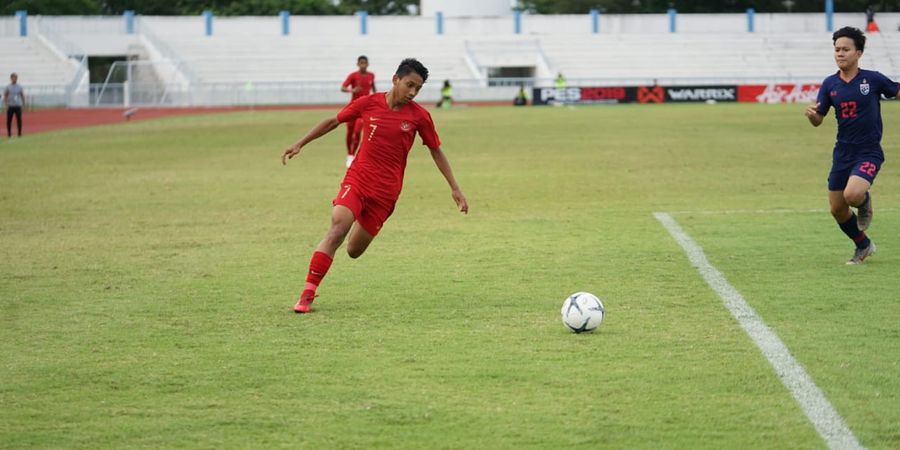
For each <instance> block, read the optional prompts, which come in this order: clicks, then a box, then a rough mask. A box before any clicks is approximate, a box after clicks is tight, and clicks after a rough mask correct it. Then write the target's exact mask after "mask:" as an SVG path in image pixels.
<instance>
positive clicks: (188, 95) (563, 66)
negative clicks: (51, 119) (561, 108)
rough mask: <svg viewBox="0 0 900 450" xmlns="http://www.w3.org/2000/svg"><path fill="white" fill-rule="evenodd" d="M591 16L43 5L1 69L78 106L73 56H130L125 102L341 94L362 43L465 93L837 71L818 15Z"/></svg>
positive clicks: (7, 34) (886, 64)
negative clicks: (62, 12)
mask: <svg viewBox="0 0 900 450" xmlns="http://www.w3.org/2000/svg"><path fill="white" fill-rule="evenodd" d="M760 16H762V15H760ZM879 17H881V19H882V20H883V22H882V23H883V24H886V25H883V30H885V31H884V32H882V33H874V34H870V35H869V43H868V46H867V48H866V56H865V58H864V60H863V66H864V67H866V68H869V69H874V70H879V71H882V72H884V73H886V74H888V75H890V76H893V77H898V76H900V32H898V31H892V28H891V24H894V23H895V22H896V23H900V14H884V15H881V16H879ZM857 19H859V20H857ZM29 20H32V19H31V18H30V19H29ZM854 20H855V21H857V22H859V21H860V20H861V17H856V15H848V16H841V17H837V18H836V22H835V23H836V25H837V26H841V25H843V24H844V23H850V24H853V25H857V26H862V25H863V24H860V23H855V22H854ZM589 23H590V22H589V21H588V18H587V16H571V15H567V16H558V17H557V16H531V17H528V18H527V19H526V20H525V21H524V25H523V26H522V28H523V31H522V33H520V34H515V33H514V32H513V30H512V27H511V26H510V20H509V19H508V18H497V17H485V18H465V17H463V18H453V19H448V20H447V22H446V24H445V25H444V27H443V30H444V34H438V33H437V31H436V29H435V25H434V20H433V18H428V17H378V18H370V19H369V22H368V30H367V31H364V30H363V28H362V25H361V23H360V18H357V17H353V16H341V17H292V18H291V19H290V22H289V28H290V29H289V32H288V33H286V34H283V30H282V28H281V24H280V23H279V21H278V19H277V17H237V18H216V19H215V21H214V22H213V23H212V28H211V30H210V33H209V35H207V33H206V32H205V27H204V22H203V20H202V18H200V17H138V18H137V21H136V26H135V33H134V34H126V32H125V27H124V25H123V18H121V17H100V18H96V17H55V18H54V17H44V18H39V19H38V20H37V22H35V25H36V26H34V27H32V30H33V31H32V34H31V35H29V36H28V37H18V36H14V35H13V33H15V27H14V25H12V24H11V21H10V20H8V19H0V39H2V42H0V43H2V48H0V52H2V53H0V70H3V71H4V72H9V71H12V70H16V71H18V72H19V73H20V74H21V75H22V82H23V84H24V85H26V86H29V88H30V89H32V90H33V89H34V87H36V86H38V85H54V86H64V87H65V89H67V91H68V92H69V93H70V94H71V93H72V92H75V91H78V92H82V93H83V96H72V95H70V96H69V98H68V99H66V100H65V103H66V104H69V105H72V104H73V103H75V104H78V102H73V101H72V98H74V97H78V98H87V87H86V86H83V83H81V82H80V81H79V80H78V79H77V78H79V77H78V74H79V64H78V61H77V60H76V59H73V58H71V57H70V58H67V56H72V55H73V54H81V53H83V54H85V55H89V56H108V55H116V54H120V55H122V56H123V58H124V57H126V56H127V58H128V60H129V62H127V64H128V67H131V68H133V69H135V70H130V69H129V71H128V74H129V76H131V77H132V78H131V79H130V81H131V82H130V83H128V86H118V87H115V88H118V89H120V90H121V92H129V93H130V94H129V95H124V94H123V95H118V96H112V97H111V98H117V99H120V100H118V101H121V98H122V97H123V96H124V97H125V98H126V100H125V105H124V106H129V103H128V100H127V98H132V100H135V99H137V100H135V101H136V102H138V103H141V102H150V103H154V102H156V103H166V104H175V105H182V104H183V105H224V104H236V103H237V104H247V103H251V104H253V103H341V102H344V101H346V95H344V94H342V93H341V92H339V90H338V87H337V86H339V84H340V82H341V81H343V79H344V77H345V76H346V75H347V74H348V73H349V72H351V71H352V70H354V62H355V61H356V57H357V56H358V55H361V54H365V55H367V56H368V57H369V59H370V61H371V66H370V69H371V70H372V71H373V72H375V73H376V75H377V76H378V80H377V81H378V85H379V87H381V88H384V87H386V86H387V81H388V78H389V75H390V73H391V72H392V71H393V69H394V68H395V67H396V64H397V63H398V62H399V61H400V60H401V59H403V58H405V57H408V56H416V57H418V58H420V59H422V60H423V61H424V62H425V63H426V64H427V65H428V67H429V68H430V70H431V79H432V80H439V81H442V80H444V79H449V80H452V81H453V85H454V88H455V91H456V92H455V96H456V97H457V98H458V99H463V100H499V99H504V100H506V99H511V98H512V97H513V96H514V95H515V92H516V90H517V86H518V85H519V84H521V83H525V84H535V85H546V86H549V85H551V84H552V79H553V77H555V76H556V73H558V72H562V73H564V74H565V75H566V77H567V79H568V81H569V85H570V86H579V85H582V86H588V85H590V86H603V85H645V84H650V83H653V82H658V83H660V84H668V85H673V84H674V85H677V84H681V85H692V84H699V83H703V84H716V83H721V84H734V83H739V82H748V83H815V82H818V81H821V79H822V78H823V77H824V76H825V75H826V74H828V73H830V72H832V71H833V70H834V63H833V61H832V59H831V51H832V50H831V44H830V34H829V33H827V32H825V31H824V30H823V28H824V27H823V20H822V16H821V15H810V14H805V15H804V14H796V15H790V14H769V15H766V17H765V19H764V20H763V19H761V20H760V22H759V24H758V26H757V29H758V30H762V31H759V32H753V33H750V32H747V30H746V29H740V28H741V27H742V26H743V27H746V18H745V17H743V16H742V15H683V16H682V19H681V22H680V23H681V24H682V25H680V28H679V30H678V32H675V33H671V32H668V30H667V29H665V27H666V26H667V24H666V21H665V16H664V15H641V16H604V17H603V18H602V20H601V22H600V27H599V32H598V33H592V32H591V30H590V26H589ZM642 26H644V27H646V28H647V30H645V31H641V27H642ZM735 28H738V29H737V30H734V29H735ZM814 28H819V29H820V30H822V31H811V30H812V29H814ZM727 30H731V31H727ZM123 64H125V63H124V62H123ZM13 66H14V67H13ZM119 68H120V69H121V66H120V67H119ZM138 69H139V70H138ZM503 69H512V70H506V71H504V70H503ZM516 69H524V71H525V72H526V73H528V74H529V75H528V76H527V79H520V78H515V79H505V78H504V77H509V76H521V75H508V73H521V72H522V71H521V70H519V71H517V70H516ZM79 83H81V84H79ZM439 84H440V83H429V85H426V89H425V90H424V91H423V93H422V99H423V100H426V101H430V100H432V99H436V98H437V97H438V85H439ZM94 89H95V91H96V90H98V89H100V88H98V87H96V86H95V87H94ZM102 89H105V90H107V91H106V92H109V90H111V89H114V87H112V86H103V87H102ZM140 89H146V90H151V91H154V92H152V93H147V92H144V93H141V92H139V91H140ZM92 97H94V96H92ZM98 98H99V97H98ZM141 99H143V100H141ZM81 103H82V104H83V103H86V101H84V100H82V101H81Z"/></svg>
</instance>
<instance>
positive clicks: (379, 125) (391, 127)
mask: <svg viewBox="0 0 900 450" xmlns="http://www.w3.org/2000/svg"><path fill="white" fill-rule="evenodd" d="M427 79H428V69H426V68H425V66H423V65H422V63H420V62H419V61H417V60H415V59H404V60H403V62H401V63H400V66H399V67H397V72H396V73H395V74H394V76H393V77H392V79H391V84H392V85H391V90H390V91H388V92H381V93H376V94H372V95H369V96H366V97H362V98H359V99H357V100H356V101H354V102H353V103H351V104H349V105H347V106H346V107H344V109H342V110H341V111H340V112H339V113H338V114H337V116H336V117H330V118H327V119H325V120H323V121H321V122H319V123H318V124H317V125H316V126H314V127H313V128H312V129H311V130H310V131H309V132H308V133H307V134H306V136H303V138H301V139H300V140H299V141H297V142H296V143H294V144H293V145H291V146H290V147H288V148H287V149H286V150H285V151H284V153H283V154H282V156H281V163H282V164H287V161H288V159H291V158H293V157H294V156H296V155H297V154H298V153H300V149H302V148H303V147H304V146H306V144H309V143H310V142H312V141H313V140H315V139H318V138H320V137H322V136H324V135H325V134H327V133H329V132H330V131H332V130H334V129H335V128H337V126H338V125H339V124H340V123H341V122H344V123H349V122H353V121H356V120H362V121H363V123H365V124H366V127H365V136H364V138H363V141H362V144H361V145H360V148H359V155H358V156H357V158H356V160H355V161H354V162H353V164H352V165H351V166H350V168H349V169H348V170H347V174H346V175H344V180H343V182H342V183H341V188H340V190H339V191H338V193H337V196H336V197H335V198H334V201H333V202H332V204H333V205H334V208H333V209H332V211H331V226H330V227H329V229H328V232H327V233H325V237H324V238H323V239H322V241H321V242H319V245H318V246H317V247H316V250H315V252H314V253H313V256H312V260H311V261H310V263H309V272H308V273H307V277H306V285H305V286H304V288H303V292H302V293H301V294H300V298H299V299H298V300H297V304H296V305H295V306H294V311H296V312H298V313H308V312H309V311H310V305H311V304H312V301H313V299H314V298H315V297H316V289H317V288H318V287H319V284H320V283H321V282H322V278H324V277H325V274H326V273H327V272H328V269H329V268H330V267H331V262H332V260H333V258H334V254H335V253H336V252H337V249H338V248H339V247H340V246H341V244H342V243H343V242H344V238H346V237H347V235H348V234H349V235H350V239H349V241H348V243H347V253H348V254H349V255H350V257H351V258H359V257H360V256H361V255H362V254H363V252H365V251H366V248H368V247H369V244H371V243H372V240H373V239H375V236H377V235H378V232H379V231H380V230H381V227H382V225H384V222H385V221H387V219H388V217H390V215H391V213H392V212H393V211H394V205H395V204H396V202H397V198H398V197H399V196H400V190H401V188H402V186H403V174H404V171H405V170H406V159H407V156H408V155H409V151H410V149H411V148H412V145H413V141H414V140H415V137H416V133H418V134H419V136H421V137H422V143H423V144H425V146H427V147H428V148H429V149H430V150H431V158H432V159H434V163H435V165H437V168H438V170H440V171H441V174H443V175H444V178H445V179H446V180H447V183H448V184H449V185H450V190H451V195H452V197H453V201H455V202H456V205H457V207H458V208H459V210H460V211H461V212H463V213H468V212H469V204H468V203H467V202H466V196H465V195H463V193H462V190H460V188H459V184H457V182H456V178H455V177H454V176H453V170H452V169H451V168H450V162H449V161H448V160H447V157H446V156H445V155H444V152H443V151H441V140H440V138H439V137H438V135H437V132H436V131H435V129H434V122H432V121H431V115H430V114H429V113H428V111H426V110H425V108H423V107H421V106H420V105H419V104H418V103H416V102H414V101H413V98H415V96H416V95H417V94H418V93H419V91H420V90H421V89H422V85H423V84H425V81H426V80H427Z"/></svg>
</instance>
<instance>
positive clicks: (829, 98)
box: [816, 69, 900, 149]
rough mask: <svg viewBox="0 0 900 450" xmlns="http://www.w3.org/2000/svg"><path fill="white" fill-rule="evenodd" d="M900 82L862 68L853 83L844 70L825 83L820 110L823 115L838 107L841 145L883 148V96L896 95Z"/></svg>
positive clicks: (836, 112)
mask: <svg viewBox="0 0 900 450" xmlns="http://www.w3.org/2000/svg"><path fill="white" fill-rule="evenodd" d="M898 90H900V85H898V84H897V83H895V82H893V81H891V80H890V79H888V78H887V77H886V76H884V75H882V74H881V73H879V72H875V71H874V70H862V69H860V70H859V73H858V74H856V76H855V77H853V79H852V80H850V81H849V82H845V81H844V80H842V79H841V77H840V72H838V73H836V74H834V75H832V76H830V77H828V78H826V79H825V81H823V82H822V87H821V88H820V89H819V96H818V99H817V100H816V101H817V102H818V103H819V108H818V110H817V112H818V113H819V114H821V115H823V116H825V115H827V114H828V109H829V108H832V107H833V108H834V112H835V117H836V118H837V123H838V132H837V146H838V147H845V146H851V147H856V148H859V147H863V148H879V149H880V148H881V134H882V130H883V128H884V127H883V125H882V123H881V96H882V95H884V96H885V97H887V98H893V97H896V96H897V94H898Z"/></svg>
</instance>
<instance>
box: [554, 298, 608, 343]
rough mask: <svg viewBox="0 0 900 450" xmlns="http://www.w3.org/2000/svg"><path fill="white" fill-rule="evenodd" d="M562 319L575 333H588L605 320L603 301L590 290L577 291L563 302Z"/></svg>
mask: <svg viewBox="0 0 900 450" xmlns="http://www.w3.org/2000/svg"><path fill="white" fill-rule="evenodd" d="M560 312H561V313H562V321H563V324H565V326H566V328H568V329H570V330H572V331H573V332H575V333H588V332H591V331H594V330H596V329H597V327H599V326H600V323H601V322H603V314H604V310H603V302H601V301H600V299H599V298H597V296H596V295H594V294H591V293H590V292H576V293H574V294H572V295H570V296H569V298H567V299H566V301H565V302H563V305H562V309H561V310H560Z"/></svg>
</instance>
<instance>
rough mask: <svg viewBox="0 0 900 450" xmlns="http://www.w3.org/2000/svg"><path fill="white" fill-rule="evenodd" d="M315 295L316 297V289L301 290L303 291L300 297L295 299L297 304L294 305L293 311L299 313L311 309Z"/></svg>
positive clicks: (304, 312)
mask: <svg viewBox="0 0 900 450" xmlns="http://www.w3.org/2000/svg"><path fill="white" fill-rule="evenodd" d="M316 297H318V295H316V291H311V290H305V291H303V293H302V294H300V299H299V300H297V304H296V305H294V312H296V313H300V314H306V313H308V312H310V310H311V309H312V302H313V300H315V298H316Z"/></svg>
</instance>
